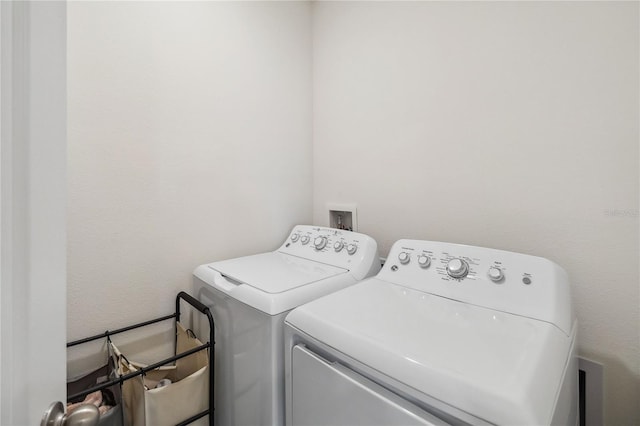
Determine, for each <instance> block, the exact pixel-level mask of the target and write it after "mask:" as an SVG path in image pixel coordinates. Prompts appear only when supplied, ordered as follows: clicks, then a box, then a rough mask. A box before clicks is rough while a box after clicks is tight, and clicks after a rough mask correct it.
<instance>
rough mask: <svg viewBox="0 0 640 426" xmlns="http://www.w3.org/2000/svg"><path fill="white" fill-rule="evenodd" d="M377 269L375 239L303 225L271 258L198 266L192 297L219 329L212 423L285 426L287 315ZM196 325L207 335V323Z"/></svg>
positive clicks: (270, 255)
mask: <svg viewBox="0 0 640 426" xmlns="http://www.w3.org/2000/svg"><path fill="white" fill-rule="evenodd" d="M379 270H380V259H379V257H378V250H377V244H376V242H375V241H374V240H373V239H372V238H371V237H369V236H367V235H364V234H359V233H356V232H349V231H344V230H338V229H332V228H323V227H318V226H304V225H298V226H296V227H295V228H294V229H293V230H292V232H291V234H290V236H289V237H288V238H287V239H286V241H285V242H284V243H283V244H282V246H281V247H280V248H279V249H277V250H276V251H274V252H268V253H262V254H257V255H253V256H246V257H240V258H235V259H229V260H223V261H219V262H214V263H210V264H206V265H201V266H199V267H198V268H196V270H195V272H194V296H195V297H196V298H197V299H198V300H200V301H201V302H203V303H204V304H205V305H207V306H209V307H211V311H212V314H213V317H214V321H215V327H216V330H215V335H216V342H215V343H216V345H215V361H214V364H215V366H214V372H215V383H214V390H215V396H216V401H215V414H214V422H215V424H216V425H221V426H222V425H225V426H226V425H229V426H241V425H242V426H249V425H255V426H265V425H282V424H284V338H283V327H284V318H285V316H286V314H287V313H289V311H291V309H293V308H295V307H296V306H299V305H301V304H303V303H306V302H309V301H311V300H313V299H316V298H318V297H320V296H324V295H326V294H329V293H331V292H333V291H336V290H340V289H342V288H345V287H347V286H350V285H352V284H354V283H356V282H358V281H359V280H362V279H364V278H366V277H369V276H372V275H375V274H376V273H377V272H378V271H379ZM196 327H197V328H198V329H199V330H198V333H199V334H202V335H208V325H207V324H204V323H201V324H199V326H196ZM203 333H204V334H203Z"/></svg>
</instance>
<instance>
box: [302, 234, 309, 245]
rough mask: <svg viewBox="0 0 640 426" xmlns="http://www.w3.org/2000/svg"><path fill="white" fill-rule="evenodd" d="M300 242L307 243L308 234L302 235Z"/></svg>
mask: <svg viewBox="0 0 640 426" xmlns="http://www.w3.org/2000/svg"><path fill="white" fill-rule="evenodd" d="M300 242H301V243H302V244H307V243H309V236H308V235H303V236H302V237H300Z"/></svg>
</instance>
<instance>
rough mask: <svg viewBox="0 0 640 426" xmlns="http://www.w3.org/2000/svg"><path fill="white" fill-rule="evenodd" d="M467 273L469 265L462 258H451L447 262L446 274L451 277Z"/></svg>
mask: <svg viewBox="0 0 640 426" xmlns="http://www.w3.org/2000/svg"><path fill="white" fill-rule="evenodd" d="M468 273H469V265H468V264H467V262H465V261H464V260H462V259H459V258H455V259H451V260H450V261H449V263H447V274H449V276H451V277H453V278H464V277H466V276H467V274H468Z"/></svg>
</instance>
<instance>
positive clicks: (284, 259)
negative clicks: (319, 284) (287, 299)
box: [207, 251, 348, 294]
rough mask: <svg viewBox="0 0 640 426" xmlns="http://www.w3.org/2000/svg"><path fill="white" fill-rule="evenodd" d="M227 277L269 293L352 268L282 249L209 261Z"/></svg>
mask: <svg viewBox="0 0 640 426" xmlns="http://www.w3.org/2000/svg"><path fill="white" fill-rule="evenodd" d="M207 267H208V268H210V269H213V270H214V271H218V272H220V273H221V274H222V275H223V276H224V277H225V278H227V280H230V281H235V282H236V283H243V284H247V285H250V286H251V287H254V288H255V289H257V290H260V291H263V292H265V293H272V294H273V293H282V292H284V291H290V290H292V289H294V288H296V287H300V286H303V285H306V284H310V283H314V282H316V281H320V280H324V279H327V278H330V277H334V276H336V275H339V274H344V273H345V272H348V271H347V270H346V269H344V268H338V267H336V266H331V265H326V264H323V263H320V262H314V261H313V260H307V259H303V258H300V257H295V256H291V255H289V254H285V253H281V252H278V251H274V252H270V253H262V254H256V255H253V256H245V257H238V258H236V259H229V260H223V261H220V262H215V263H211V264H209V265H207Z"/></svg>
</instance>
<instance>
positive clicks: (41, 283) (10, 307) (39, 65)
mask: <svg viewBox="0 0 640 426" xmlns="http://www.w3.org/2000/svg"><path fill="white" fill-rule="evenodd" d="M0 21H1V25H0V28H1V31H0V47H1V49H0V59H1V61H0V82H1V84H0V100H1V102H0V117H1V120H0V135H1V142H0V201H1V206H0V283H1V286H0V334H1V339H0V383H1V385H0V424H39V423H40V419H41V417H42V414H43V412H44V411H45V410H46V408H47V407H48V406H49V404H51V403H52V402H53V401H65V400H66V386H65V382H66V345H65V342H66V127H67V112H66V87H67V86H66V2H65V1H11V2H5V1H2V2H0Z"/></svg>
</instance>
